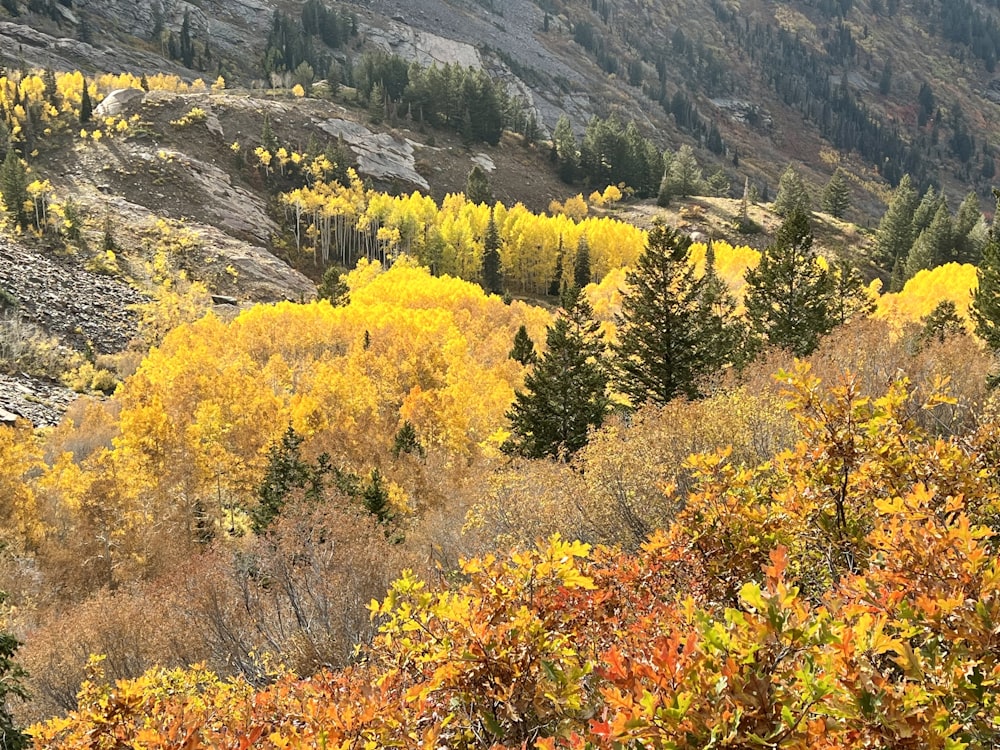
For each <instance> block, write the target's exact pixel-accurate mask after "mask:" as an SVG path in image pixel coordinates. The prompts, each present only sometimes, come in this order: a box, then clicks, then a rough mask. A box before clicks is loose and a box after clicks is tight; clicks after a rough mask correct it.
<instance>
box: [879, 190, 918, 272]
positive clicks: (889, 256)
mask: <svg viewBox="0 0 1000 750" xmlns="http://www.w3.org/2000/svg"><path fill="white" fill-rule="evenodd" d="M916 209H917V192H916V191H915V190H914V189H913V183H912V181H911V180H910V176H909V175H908V174H907V175H903V179H901V180H900V181H899V185H898V186H897V187H896V190H895V191H893V194H892V198H891V199H890V200H889V207H888V208H886V211H885V213H884V214H883V215H882V219H881V221H879V225H878V230H877V231H876V232H875V258H874V260H875V262H877V263H879V264H881V265H882V267H883V268H887V269H892V268H894V267H895V265H896V261H900V262H903V261H905V259H906V256H907V254H908V253H909V252H910V247H911V246H912V245H913V240H914V237H913V214H914V212H915V211H916Z"/></svg>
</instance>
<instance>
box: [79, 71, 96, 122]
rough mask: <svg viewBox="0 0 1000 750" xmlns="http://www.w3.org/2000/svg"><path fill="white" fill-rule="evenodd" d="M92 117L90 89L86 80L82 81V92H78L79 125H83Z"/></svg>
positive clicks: (92, 106)
mask: <svg viewBox="0 0 1000 750" xmlns="http://www.w3.org/2000/svg"><path fill="white" fill-rule="evenodd" d="M93 116H94V103H93V102H92V101H91V100H90V87H89V86H87V79H86V78H84V79H83V91H81V92H80V124H81V125H85V124H86V123H88V122H90V120H91V119H92V118H93Z"/></svg>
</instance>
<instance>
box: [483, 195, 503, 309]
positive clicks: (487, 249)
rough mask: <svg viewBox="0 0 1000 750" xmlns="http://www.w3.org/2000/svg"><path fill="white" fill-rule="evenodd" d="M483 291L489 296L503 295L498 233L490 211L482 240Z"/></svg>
mask: <svg viewBox="0 0 1000 750" xmlns="http://www.w3.org/2000/svg"><path fill="white" fill-rule="evenodd" d="M483 289H485V290H486V291H487V292H488V293H489V294H503V271H502V269H501V267H500V231H499V230H498V229H497V223H496V219H495V218H494V217H493V212H492V211H490V220H489V222H488V223H487V224H486V237H485V238H484V240H483Z"/></svg>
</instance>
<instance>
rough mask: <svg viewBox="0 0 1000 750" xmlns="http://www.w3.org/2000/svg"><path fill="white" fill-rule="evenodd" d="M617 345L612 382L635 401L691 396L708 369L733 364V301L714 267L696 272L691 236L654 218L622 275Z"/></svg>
mask: <svg viewBox="0 0 1000 750" xmlns="http://www.w3.org/2000/svg"><path fill="white" fill-rule="evenodd" d="M625 283H626V291H625V293H624V296H623V297H622V307H621V313H620V315H619V316H618V317H617V320H616V323H617V325H618V344H617V345H616V346H615V347H614V352H613V353H614V367H615V382H616V387H617V389H618V390H619V391H621V392H622V393H625V394H626V395H628V397H629V398H630V400H631V401H632V403H633V404H634V405H635V406H639V405H640V404H642V403H644V402H646V401H652V402H654V403H657V404H665V403H667V402H668V401H670V400H672V399H674V398H676V397H678V396H687V397H688V398H696V397H697V396H699V395H700V391H699V383H700V381H701V380H702V378H703V377H704V376H705V375H706V374H708V373H709V372H711V371H713V370H715V369H717V368H718V367H720V366H721V365H723V364H724V363H725V362H728V361H732V360H733V359H734V358H735V357H734V351H735V349H736V340H735V339H736V336H734V335H733V333H734V332H735V328H734V327H733V321H734V320H735V307H736V305H735V302H734V301H732V298H731V297H730V296H729V295H728V292H727V291H726V290H725V287H724V284H723V283H722V282H721V280H719V279H718V277H717V275H716V274H715V272H714V268H711V267H709V268H707V269H706V273H705V274H703V275H702V276H698V274H697V272H696V270H695V268H694V266H693V265H692V263H691V240H690V239H689V238H688V237H685V236H682V235H680V234H678V233H677V232H676V231H675V230H673V229H671V228H669V227H666V226H664V225H663V224H660V223H657V224H656V225H655V226H654V227H653V228H652V229H651V230H650V232H649V238H648V240H647V243H646V247H645V249H644V250H643V252H642V254H641V255H640V256H639V260H638V261H637V263H636V267H635V268H634V269H633V270H631V271H629V272H628V274H627V275H626V277H625Z"/></svg>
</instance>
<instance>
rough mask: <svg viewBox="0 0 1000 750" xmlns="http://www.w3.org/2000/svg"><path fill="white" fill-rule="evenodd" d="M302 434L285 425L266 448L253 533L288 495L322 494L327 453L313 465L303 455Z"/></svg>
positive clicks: (253, 514) (269, 519) (252, 516)
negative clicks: (264, 467)
mask: <svg viewBox="0 0 1000 750" xmlns="http://www.w3.org/2000/svg"><path fill="white" fill-rule="evenodd" d="M303 440H304V438H303V437H302V436H301V435H299V433H297V432H296V431H295V429H294V428H293V427H292V426H291V425H288V429H286V430H285V432H284V434H283V435H282V436H281V439H280V440H279V441H278V442H277V443H275V444H274V445H272V446H271V447H270V449H269V450H268V452H267V468H266V469H265V470H264V479H263V481H262V482H261V484H260V487H259V488H258V489H257V499H258V503H257V506H256V507H255V508H254V509H253V510H252V511H251V513H250V519H251V521H252V523H253V531H254V533H255V534H262V533H263V532H264V531H265V530H266V529H267V527H268V526H270V525H271V522H272V521H274V519H275V518H277V516H278V514H279V513H281V509H282V508H284V507H285V503H286V502H287V500H288V497H289V495H291V494H292V492H293V491H295V490H304V495H305V497H307V498H309V499H312V500H316V499H319V497H321V496H322V492H323V487H324V484H325V478H326V476H327V475H328V474H329V473H330V471H331V469H332V467H331V466H330V463H329V461H330V459H329V456H327V455H326V454H323V455H321V456H320V457H319V458H318V459H317V461H316V465H315V466H312V465H310V464H309V463H308V462H307V461H305V460H304V459H303V458H302V443H303Z"/></svg>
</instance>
